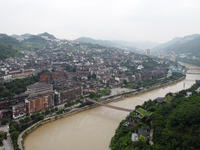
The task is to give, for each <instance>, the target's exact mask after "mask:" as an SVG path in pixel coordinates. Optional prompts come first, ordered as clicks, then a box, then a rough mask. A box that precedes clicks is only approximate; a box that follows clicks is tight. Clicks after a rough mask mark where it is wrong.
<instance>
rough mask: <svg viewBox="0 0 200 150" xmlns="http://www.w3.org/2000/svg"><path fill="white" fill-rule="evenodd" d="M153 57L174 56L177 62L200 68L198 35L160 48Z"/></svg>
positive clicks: (199, 40) (199, 37)
mask: <svg viewBox="0 0 200 150" xmlns="http://www.w3.org/2000/svg"><path fill="white" fill-rule="evenodd" d="M180 54H181V55H180ZM155 55H162V56H167V57H171V56H176V60H177V61H182V62H185V63H189V64H193V65H198V66H200V59H199V58H200V35H199V34H193V35H188V36H185V37H183V38H180V39H179V40H178V41H176V42H174V44H172V45H170V46H168V47H165V48H162V49H161V48H160V49H159V50H158V51H156V52H155Z"/></svg>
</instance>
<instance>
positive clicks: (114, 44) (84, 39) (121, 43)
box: [75, 37, 159, 49]
mask: <svg viewBox="0 0 200 150" xmlns="http://www.w3.org/2000/svg"><path fill="white" fill-rule="evenodd" d="M75 41H78V42H84V43H91V44H99V45H104V46H112V47H124V48H131V49H138V48H139V49H147V48H152V47H155V46H157V45H159V44H158V43H155V42H150V41H147V42H126V41H109V40H95V39H92V38H88V37H81V38H78V39H76V40H75Z"/></svg>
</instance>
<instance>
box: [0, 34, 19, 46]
mask: <svg viewBox="0 0 200 150" xmlns="http://www.w3.org/2000/svg"><path fill="white" fill-rule="evenodd" d="M0 41H1V42H3V43H4V44H7V45H12V46H13V45H21V43H20V42H19V41H18V40H16V39H15V38H13V37H11V36H8V35H6V34H0Z"/></svg>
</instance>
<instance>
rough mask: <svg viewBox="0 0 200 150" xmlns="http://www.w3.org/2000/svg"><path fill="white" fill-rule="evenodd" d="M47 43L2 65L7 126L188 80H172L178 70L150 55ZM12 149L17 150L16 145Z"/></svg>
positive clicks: (62, 42) (63, 42) (0, 103)
mask: <svg viewBox="0 0 200 150" xmlns="http://www.w3.org/2000/svg"><path fill="white" fill-rule="evenodd" d="M44 38H46V39H47V40H48V44H47V46H45V47H44V48H43V49H41V50H34V51H20V52H21V53H22V54H23V55H24V58H19V57H14V58H7V59H5V60H1V61H0V68H1V71H0V81H1V86H0V91H1V93H0V98H1V101H0V109H1V120H2V125H3V124H6V123H7V122H8V120H15V121H16V122H18V123H19V124H21V127H20V131H23V130H24V129H26V128H27V127H28V126H30V125H32V124H33V123H35V122H37V121H38V120H42V119H44V117H45V116H44V115H46V116H47V117H48V115H49V114H52V113H55V111H58V112H57V113H63V112H66V111H70V110H75V109H78V108H80V107H83V106H85V105H87V104H91V103H92V102H87V101H86V100H85V98H87V97H90V98H91V99H94V100H96V101H101V100H102V98H101V97H104V99H105V97H108V96H109V95H110V96H112V95H116V96H117V95H120V94H122V93H123V92H125V93H126V92H130V91H136V92H137V91H140V90H145V89H148V88H150V87H152V86H155V85H161V84H164V83H167V82H169V81H172V80H175V79H178V78H180V77H181V76H184V75H183V74H174V75H172V70H171V69H170V66H172V65H174V66H177V65H178V64H177V63H176V62H174V61H170V60H168V59H159V58H156V57H154V56H152V55H151V53H150V50H149V49H147V50H146V55H141V54H137V53H134V52H130V51H127V50H125V49H122V48H117V47H106V46H101V45H97V44H96V45H94V44H90V43H81V42H76V41H68V40H58V39H48V37H44ZM20 40H22V39H20ZM178 67H182V66H178ZM124 90H125V91H124ZM114 91H115V92H114ZM40 113H41V114H40ZM28 116H30V117H28ZM34 116H36V117H34ZM30 119H32V121H30ZM15 121H14V122H13V124H14V123H15ZM10 126H11V127H12V128H13V127H14V126H15V125H12V124H11V125H10ZM15 128H16V127H15ZM15 130H16V129H15ZM15 130H12V129H10V131H9V132H10V133H11V134H12V133H13V131H15ZM12 137H13V136H12ZM12 140H13V139H12ZM13 143H14V144H13V145H14V147H18V146H17V143H16V140H14V141H13Z"/></svg>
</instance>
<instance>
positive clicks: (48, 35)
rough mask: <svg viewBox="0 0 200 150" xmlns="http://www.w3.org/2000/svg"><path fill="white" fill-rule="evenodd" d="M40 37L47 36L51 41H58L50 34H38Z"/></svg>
mask: <svg viewBox="0 0 200 150" xmlns="http://www.w3.org/2000/svg"><path fill="white" fill-rule="evenodd" d="M38 36H46V37H48V38H50V39H56V37H55V36H54V35H52V34H49V33H47V32H44V33H42V34H38Z"/></svg>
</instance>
